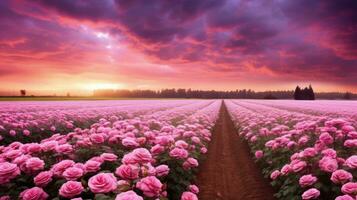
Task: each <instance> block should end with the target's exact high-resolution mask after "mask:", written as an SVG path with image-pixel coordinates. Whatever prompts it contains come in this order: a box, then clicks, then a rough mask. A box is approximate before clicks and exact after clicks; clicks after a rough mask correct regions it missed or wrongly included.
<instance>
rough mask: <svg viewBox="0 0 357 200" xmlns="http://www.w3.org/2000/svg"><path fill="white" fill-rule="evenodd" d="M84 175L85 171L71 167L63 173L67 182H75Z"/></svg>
mask: <svg viewBox="0 0 357 200" xmlns="http://www.w3.org/2000/svg"><path fill="white" fill-rule="evenodd" d="M83 174H84V171H83V169H81V168H78V167H70V168H68V169H66V170H65V171H64V172H63V174H62V176H63V177H64V178H65V179H66V180H67V181H74V180H77V179H78V178H80V177H82V176H83Z"/></svg>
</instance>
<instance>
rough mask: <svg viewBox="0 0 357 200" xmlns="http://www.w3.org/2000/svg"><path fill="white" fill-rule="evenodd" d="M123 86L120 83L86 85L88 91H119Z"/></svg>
mask: <svg viewBox="0 0 357 200" xmlns="http://www.w3.org/2000/svg"><path fill="white" fill-rule="evenodd" d="M122 87H123V85H122V84H119V83H90V84H86V85H85V88H86V89H87V90H93V91H94V90H104V89H110V90H117V89H120V88H122Z"/></svg>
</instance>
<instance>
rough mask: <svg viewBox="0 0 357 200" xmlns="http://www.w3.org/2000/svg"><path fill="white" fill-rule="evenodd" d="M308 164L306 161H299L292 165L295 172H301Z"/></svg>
mask: <svg viewBox="0 0 357 200" xmlns="http://www.w3.org/2000/svg"><path fill="white" fill-rule="evenodd" d="M306 166H307V163H306V162H305V161H298V162H296V163H294V164H293V165H292V170H293V171H294V172H299V171H301V170H303V169H304V168H305V167H306Z"/></svg>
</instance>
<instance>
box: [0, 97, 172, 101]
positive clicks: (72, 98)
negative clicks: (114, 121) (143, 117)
mask: <svg viewBox="0 0 357 200" xmlns="http://www.w3.org/2000/svg"><path fill="white" fill-rule="evenodd" d="M145 99H148V100H155V99H156V100H159V99H163V98H118V97H91V96H87V97H0V101H76V100H78V101H80V100H145ZM170 99H172V100H174V99H178V98H167V100H170Z"/></svg>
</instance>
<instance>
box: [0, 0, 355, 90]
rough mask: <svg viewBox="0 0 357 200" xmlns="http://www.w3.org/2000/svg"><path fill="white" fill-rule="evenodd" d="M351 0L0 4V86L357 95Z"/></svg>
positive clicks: (126, 0) (83, 0)
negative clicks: (301, 90) (299, 88)
mask: <svg viewBox="0 0 357 200" xmlns="http://www.w3.org/2000/svg"><path fill="white" fill-rule="evenodd" d="M356 22H357V1H355V0H320V1H319V0H316V1H312V0H291V1H288V0H268V1H261V0H255V1H254V0H253V1H251V0H152V1H149V0H75V1H74V0H50V1H49V0H32V1H23V0H13V1H9V0H1V1H0V90H2V91H17V90H19V89H27V90H30V91H31V90H33V91H42V92H43V93H46V92H51V93H61V92H67V91H78V92H83V93H88V92H90V91H92V90H94V89H102V88H113V89H115V88H117V89H120V88H128V89H160V88H172V87H174V88H194V89H219V90H230V89H241V88H250V89H254V90H259V91H261V90H277V89H293V88H294V87H295V86H296V84H301V85H308V84H310V83H311V84H312V85H313V86H314V88H315V89H316V90H317V91H347V90H348V91H353V92H357V23H356Z"/></svg>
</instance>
